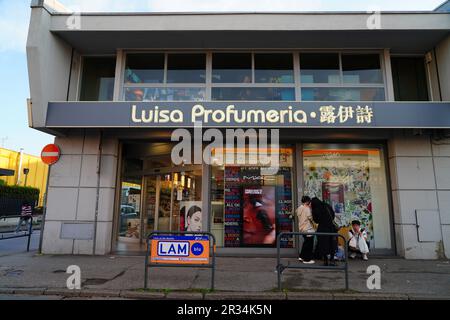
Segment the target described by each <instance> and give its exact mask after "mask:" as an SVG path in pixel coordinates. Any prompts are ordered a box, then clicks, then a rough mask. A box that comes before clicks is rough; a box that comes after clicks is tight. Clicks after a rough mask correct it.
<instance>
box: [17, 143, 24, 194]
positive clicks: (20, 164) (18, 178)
mask: <svg viewBox="0 0 450 320" xmlns="http://www.w3.org/2000/svg"><path fill="white" fill-rule="evenodd" d="M22 158H23V148H20V151H19V168H18V169H17V181H16V185H20V178H21V175H22Z"/></svg>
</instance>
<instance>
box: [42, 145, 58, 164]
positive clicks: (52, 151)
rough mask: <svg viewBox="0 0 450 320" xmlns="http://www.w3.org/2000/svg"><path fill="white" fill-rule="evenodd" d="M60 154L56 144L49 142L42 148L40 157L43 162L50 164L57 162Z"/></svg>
mask: <svg viewBox="0 0 450 320" xmlns="http://www.w3.org/2000/svg"><path fill="white" fill-rule="evenodd" d="M60 155H61V151H60V149H59V147H58V146H57V145H56V144H49V145H46V146H45V147H44V149H42V152H41V159H42V162H44V163H45V164H48V165H52V164H55V163H56V162H58V160H59V157H60Z"/></svg>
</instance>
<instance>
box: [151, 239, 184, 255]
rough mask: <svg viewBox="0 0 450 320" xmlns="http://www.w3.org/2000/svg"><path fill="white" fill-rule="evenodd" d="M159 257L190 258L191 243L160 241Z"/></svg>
mask: <svg viewBox="0 0 450 320" xmlns="http://www.w3.org/2000/svg"><path fill="white" fill-rule="evenodd" d="M158 256H171V257H188V256H189V242H186V241H170V242H168V241H159V242H158Z"/></svg>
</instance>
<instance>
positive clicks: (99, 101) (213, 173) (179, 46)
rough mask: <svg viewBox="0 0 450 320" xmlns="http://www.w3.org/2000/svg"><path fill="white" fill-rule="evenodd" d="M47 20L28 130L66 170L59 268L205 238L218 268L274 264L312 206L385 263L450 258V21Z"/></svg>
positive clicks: (66, 16)
mask: <svg viewBox="0 0 450 320" xmlns="http://www.w3.org/2000/svg"><path fill="white" fill-rule="evenodd" d="M42 2H43V1H33V2H32V14H31V22H30V30H29V35H28V43H27V54H28V66H29V75H30V88H31V103H30V105H29V122H30V126H32V127H34V128H36V129H38V130H41V131H44V132H48V133H51V134H54V135H55V136H56V138H55V143H56V144H57V145H58V146H59V147H60V149H61V152H62V155H61V159H60V161H59V162H58V163H57V164H55V165H53V166H52V167H51V169H50V179H49V188H48V199H47V204H48V205H47V210H46V215H45V226H44V231H43V252H44V253H48V254H108V253H113V252H114V253H121V252H124V253H136V252H142V251H143V250H145V237H146V235H148V234H149V233H150V232H152V231H180V230H189V231H200V230H201V231H208V232H211V233H213V234H214V235H215V237H216V238H217V247H218V252H219V254H223V255H227V254H232V255H235V254H240V255H266V254H274V252H275V249H274V248H275V239H276V236H277V235H278V234H280V233H281V232H292V231H296V230H297V223H296V217H295V209H296V207H297V206H298V205H299V199H301V197H302V195H309V196H312V197H314V196H315V197H319V198H320V199H322V200H324V201H326V202H327V203H329V204H331V205H332V206H333V208H334V210H335V211H336V215H337V220H338V221H339V223H340V224H341V225H342V226H343V227H348V225H349V223H350V222H351V221H352V220H355V219H358V220H360V221H361V222H362V224H363V226H364V227H365V228H366V230H367V231H368V233H369V237H370V247H371V251H372V252H373V253H375V254H380V255H399V256H402V257H406V258H409V259H438V258H445V257H446V258H448V257H450V103H449V100H450V58H449V57H450V36H449V30H450V13H448V12H446V11H442V10H441V11H439V12H437V11H436V12H385V13H381V14H377V13H375V14H368V13H357V12H354V13H348V12H343V13H327V12H322V13H170V14H158V13H152V14H129V13H120V14H119V13H118V14H81V13H75V14H73V13H68V12H65V11H64V8H62V7H61V6H59V5H57V4H56V3H55V2H52V3H51V4H50V3H49V4H44V3H42ZM181 137H183V138H181ZM185 137H189V139H185ZM230 141H231V142H230ZM181 142H183V143H184V144H183V146H184V148H181V147H180V145H181ZM239 142H241V144H239ZM252 142H253V143H252ZM267 142H270V147H269V145H268V144H267ZM236 143H238V144H237V145H235V144H236ZM255 145H256V147H255ZM181 149H182V151H183V152H180V150H181ZM273 150H276V152H273ZM264 151H272V153H271V152H268V153H269V154H270V155H271V156H273V155H275V156H274V157H273V158H272V160H274V161H275V163H276V164H277V170H273V162H271V163H268V162H267V161H264V159H262V158H260V157H259V156H260V155H261V153H264ZM266 153H267V152H266ZM174 155H178V156H179V157H178V158H180V159H178V160H179V161H177V160H176V158H177V157H174ZM281 246H282V247H283V250H284V251H285V252H286V253H287V254H288V253H293V252H295V250H296V248H297V246H298V243H297V241H296V239H293V238H290V237H281Z"/></svg>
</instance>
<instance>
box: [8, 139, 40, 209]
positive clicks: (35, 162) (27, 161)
mask: <svg viewBox="0 0 450 320" xmlns="http://www.w3.org/2000/svg"><path fill="white" fill-rule="evenodd" d="M25 172H27V174H25ZM47 177H48V166H47V165H46V164H44V163H43V162H42V160H41V158H40V157H36V156H33V155H30V154H26V153H23V152H17V151H13V150H9V149H5V148H0V180H1V181H2V183H3V184H5V185H8V186H14V185H17V186H22V187H33V188H37V189H39V191H40V193H39V203H38V204H37V205H38V206H43V205H44V199H45V192H46V191H47Z"/></svg>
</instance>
